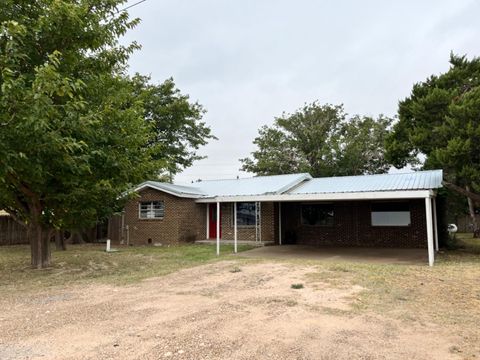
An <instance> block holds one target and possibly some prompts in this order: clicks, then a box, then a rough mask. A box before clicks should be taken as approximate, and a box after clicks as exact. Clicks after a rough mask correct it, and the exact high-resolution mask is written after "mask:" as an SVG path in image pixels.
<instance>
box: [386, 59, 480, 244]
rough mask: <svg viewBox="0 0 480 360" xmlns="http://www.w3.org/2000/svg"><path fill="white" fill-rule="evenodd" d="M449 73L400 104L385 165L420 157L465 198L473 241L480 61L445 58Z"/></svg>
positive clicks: (478, 191)
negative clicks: (442, 175) (442, 172)
mask: <svg viewBox="0 0 480 360" xmlns="http://www.w3.org/2000/svg"><path fill="white" fill-rule="evenodd" d="M450 64H451V66H450V69H449V70H448V71H447V72H446V73H444V74H441V75H438V76H436V75H432V76H431V77H430V78H428V79H427V80H426V81H424V82H420V83H417V84H415V85H414V86H413V89H412V93H411V94H410V96H409V97H407V98H406V99H404V100H402V101H400V103H399V110H398V114H399V121H398V123H396V124H395V126H394V128H393V132H392V134H391V135H390V136H389V137H388V139H387V143H386V144H387V151H388V152H387V156H388V159H389V160H390V161H391V162H392V163H393V164H394V165H395V166H396V167H403V166H405V165H407V164H411V163H412V162H413V163H415V162H418V156H419V155H423V156H424V157H425V162H424V164H423V167H424V168H426V169H432V168H443V169H444V172H445V181H444V185H445V186H446V187H448V188H450V189H452V190H454V191H456V192H458V193H459V194H462V195H464V196H466V197H467V200H468V205H469V212H470V216H471V219H472V223H473V225H474V234H475V236H479V235H480V228H479V225H478V224H477V221H476V217H475V209H474V205H475V202H480V155H479V154H480V153H479V148H480V58H473V59H472V60H468V59H467V58H466V57H465V56H456V55H453V54H452V55H451V56H450Z"/></svg>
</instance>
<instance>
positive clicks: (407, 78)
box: [126, 0, 480, 182]
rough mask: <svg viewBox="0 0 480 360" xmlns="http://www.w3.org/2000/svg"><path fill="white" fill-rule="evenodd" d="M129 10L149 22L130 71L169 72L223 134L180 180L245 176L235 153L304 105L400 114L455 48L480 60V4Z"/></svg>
mask: <svg viewBox="0 0 480 360" xmlns="http://www.w3.org/2000/svg"><path fill="white" fill-rule="evenodd" d="M137 1H138V0H135V1H134V0H132V1H130V2H129V4H133V3H135V2H137ZM129 12H130V14H131V16H132V17H140V18H141V19H142V22H141V24H140V25H139V26H138V27H137V28H136V29H135V30H133V31H131V32H129V33H128V35H127V36H126V41H132V40H136V41H137V42H139V43H140V44H141V45H142V50H141V51H139V52H137V53H136V54H135V55H134V56H132V58H131V61H130V64H131V71H132V72H140V73H143V74H150V75H151V76H152V79H153V80H154V81H156V82H162V81H163V80H165V79H166V78H168V77H173V78H174V80H175V82H176V84H177V86H178V87H179V88H180V89H181V91H182V92H183V93H186V94H189V95H190V97H191V99H192V100H198V101H199V102H200V103H201V104H202V105H204V106H205V108H206V109H207V111H208V112H207V114H206V115H205V118H204V120H205V121H206V122H207V124H208V125H209V126H210V127H211V128H212V131H213V133H214V134H215V135H216V136H217V137H218V139H219V140H217V141H212V142H211V143H210V144H209V145H207V146H206V147H204V148H202V149H201V150H200V153H201V154H202V155H206V156H208V158H207V159H205V160H202V161H198V162H196V163H195V164H194V166H193V167H192V168H190V169H187V170H186V171H184V172H183V173H182V174H179V175H177V177H176V181H177V182H190V181H192V180H196V179H199V178H201V179H212V178H234V177H236V176H237V175H239V176H240V177H245V176H249V175H250V174H246V173H243V172H241V171H239V169H240V162H239V161H238V159H239V158H242V157H246V156H248V155H249V153H250V152H251V151H252V150H253V149H254V147H253V144H252V140H253V139H254V138H255V136H256V135H257V132H258V128H259V127H260V126H261V125H264V124H271V123H272V122H273V119H274V117H276V116H279V115H281V113H282V112H284V111H285V112H293V111H295V110H296V109H298V108H299V107H301V106H302V105H303V104H304V103H305V102H312V101H314V100H318V101H319V102H321V103H332V104H340V103H343V104H344V106H345V110H346V111H347V113H349V114H361V115H378V114H380V113H382V114H385V115H388V116H394V115H395V113H396V110H397V104H398V101H399V100H400V99H402V98H405V97H406V96H408V94H409V93H410V90H411V88H412V85H413V84H414V83H415V82H418V81H422V80H424V79H425V78H426V77H428V76H429V75H431V74H437V73H440V72H444V71H446V70H447V69H448V66H449V65H448V58H449V53H450V51H453V52H455V53H458V54H466V55H467V56H469V57H473V56H480V21H479V16H480V1H479V0H470V1H469V0H465V1H462V0H448V1H444V0H442V1H439V0H428V1H427V0H416V1H406V0H402V1H396V2H395V4H393V2H392V1H385V0H378V1H368V0H364V1H353V0H351V1H338V0H337V1H334V0H331V1H323V0H310V1H306V0H305V1H303V0H298V1H293V0H289V1H287V0H283V1H279V0H255V1H254V0H242V1H233V0H230V1H229V0H190V1H182V0H147V1H146V2H144V3H142V4H139V5H137V6H135V7H133V8H131V9H130V10H129Z"/></svg>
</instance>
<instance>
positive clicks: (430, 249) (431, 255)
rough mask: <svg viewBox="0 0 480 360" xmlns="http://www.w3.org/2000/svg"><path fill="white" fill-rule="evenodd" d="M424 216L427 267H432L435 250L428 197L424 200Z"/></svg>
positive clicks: (430, 205)
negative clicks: (425, 219) (425, 220)
mask: <svg viewBox="0 0 480 360" xmlns="http://www.w3.org/2000/svg"><path fill="white" fill-rule="evenodd" d="M425 215H426V217H427V245H428V265H430V266H433V262H434V261H435V250H434V248H433V216H432V200H431V199H430V198H429V197H427V198H425Z"/></svg>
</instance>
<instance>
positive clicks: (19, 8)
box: [0, 0, 158, 267]
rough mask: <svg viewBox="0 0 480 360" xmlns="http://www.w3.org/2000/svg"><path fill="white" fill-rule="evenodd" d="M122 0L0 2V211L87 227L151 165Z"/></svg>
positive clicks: (51, 224) (39, 257)
mask: <svg viewBox="0 0 480 360" xmlns="http://www.w3.org/2000/svg"><path fill="white" fill-rule="evenodd" d="M122 3H124V1H120V0H96V1H92V0H79V1H54V0H42V1H30V0H28V1H27V0H24V1H9V0H7V1H4V2H3V5H2V9H1V10H0V24H1V25H0V26H1V27H0V208H5V209H7V210H8V211H9V212H10V213H11V214H13V215H14V216H16V217H17V218H18V219H20V220H22V221H24V222H25V223H26V224H27V225H28V226H29V227H30V229H31V233H32V238H31V248H32V265H33V266H36V267H44V266H48V265H49V263H50V251H49V241H48V236H47V234H48V230H49V229H51V228H71V227H78V226H82V225H87V224H92V223H93V222H95V221H96V220H97V219H98V218H101V217H104V216H106V215H108V214H109V213H111V212H112V211H113V210H114V209H115V208H116V206H118V197H119V195H120V194H121V193H122V191H125V190H126V189H128V188H129V187H130V186H131V185H132V184H134V183H137V182H139V181H142V180H144V179H145V178H146V177H148V176H151V175H152V174H154V173H155V172H156V171H157V170H158V164H157V162H156V161H154V160H152V159H153V158H152V155H154V154H155V152H157V151H158V148H157V147H155V146H150V147H145V144H146V143H148V142H149V141H151V132H150V129H149V127H148V126H147V123H146V122H145V121H144V119H143V114H144V109H143V105H142V102H141V101H140V100H139V99H138V97H137V96H135V85H134V84H133V83H132V81H130V80H129V79H128V77H127V76H126V74H125V70H126V65H127V63H126V62H127V60H128V56H129V54H130V53H131V52H132V51H133V50H134V49H136V48H137V45H136V44H131V45H129V46H121V45H119V44H118V37H119V36H121V35H123V34H124V33H125V32H126V31H127V30H128V29H130V28H132V27H134V26H135V25H136V24H137V22H138V20H130V19H129V18H128V14H127V13H126V12H118V10H119V6H120V5H121V4H122Z"/></svg>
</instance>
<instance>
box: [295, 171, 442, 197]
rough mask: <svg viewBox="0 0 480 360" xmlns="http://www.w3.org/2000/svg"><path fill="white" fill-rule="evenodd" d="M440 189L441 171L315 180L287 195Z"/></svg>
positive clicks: (303, 184)
mask: <svg viewBox="0 0 480 360" xmlns="http://www.w3.org/2000/svg"><path fill="white" fill-rule="evenodd" d="M439 187H442V170H430V171H416V172H411V173H397V174H378V175H361V176H338V177H329V178H315V179H312V180H310V181H306V182H304V183H302V185H300V186H299V187H297V188H296V189H293V190H292V191H290V192H289V194H328V193H350V192H371V191H401V190H428V189H437V188H439Z"/></svg>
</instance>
